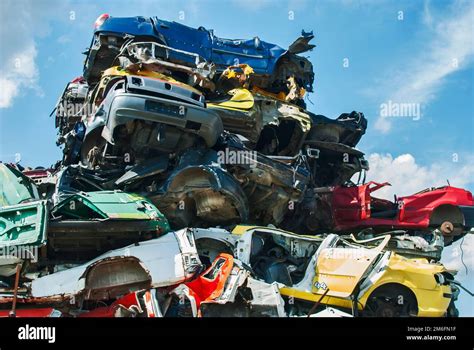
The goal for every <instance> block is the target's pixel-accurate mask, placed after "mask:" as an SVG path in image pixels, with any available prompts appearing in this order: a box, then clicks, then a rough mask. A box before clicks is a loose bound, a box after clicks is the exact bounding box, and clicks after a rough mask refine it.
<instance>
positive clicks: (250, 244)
mask: <svg viewBox="0 0 474 350" xmlns="http://www.w3.org/2000/svg"><path fill="white" fill-rule="evenodd" d="M218 233H220V234H216V235H215V239H216V240H220V241H221V243H222V244H226V245H227V246H228V247H229V249H231V250H233V252H234V254H235V256H236V258H238V259H239V260H241V261H242V263H244V264H246V265H248V266H249V267H250V268H251V269H252V271H253V273H254V274H255V275H256V277H258V278H260V279H262V280H264V281H265V282H267V283H272V282H277V283H278V285H279V287H280V293H281V294H282V295H283V296H285V297H286V298H287V306H288V308H289V310H288V312H289V314H307V313H308V312H309V310H313V311H314V310H315V309H316V308H317V306H318V305H330V306H333V307H339V308H343V309H351V310H352V313H353V314H355V315H357V314H358V315H365V316H388V317H392V316H425V317H441V316H457V310H456V308H455V306H454V300H456V298H457V295H458V293H459V289H458V287H457V286H456V285H454V284H453V283H452V281H453V280H454V277H453V274H452V273H451V272H449V271H448V270H446V268H445V267H444V266H443V265H442V264H440V263H432V262H429V261H428V260H427V259H425V258H407V257H404V256H402V255H399V254H397V253H395V252H393V251H390V250H386V249H385V247H386V245H387V243H388V241H389V239H390V235H385V236H383V237H382V238H381V239H380V241H381V242H380V244H378V245H377V246H376V247H374V248H368V247H367V246H364V245H363V244H361V243H360V242H357V241H355V240H351V239H350V238H347V237H341V236H338V235H335V234H329V235H327V236H325V237H323V236H301V235H297V234H294V233H291V232H287V231H283V230H279V229H276V228H271V227H254V226H237V227H236V228H235V229H234V230H233V231H232V237H233V240H231V239H229V238H228V237H226V236H225V235H223V234H222V231H219V232H218ZM197 236H198V238H203V239H209V236H207V237H204V236H203V235H202V234H201V235H199V234H198V235H197ZM229 236H230V235H229ZM197 242H198V248H199V246H202V242H205V241H202V242H201V243H200V242H199V241H197ZM208 242H209V241H208ZM216 247H219V246H218V245H216V244H214V248H216ZM219 249H222V247H221V248H219Z"/></svg>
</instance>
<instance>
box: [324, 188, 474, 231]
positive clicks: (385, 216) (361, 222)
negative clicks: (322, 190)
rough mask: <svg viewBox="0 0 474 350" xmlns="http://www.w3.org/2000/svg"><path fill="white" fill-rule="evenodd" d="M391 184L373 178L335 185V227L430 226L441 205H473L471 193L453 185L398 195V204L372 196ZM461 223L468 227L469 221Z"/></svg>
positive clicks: (337, 228) (414, 227)
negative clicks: (435, 212) (362, 182)
mask: <svg viewBox="0 0 474 350" xmlns="http://www.w3.org/2000/svg"><path fill="white" fill-rule="evenodd" d="M389 185H390V184H389V183H377V182H373V181H371V182H368V183H367V184H364V185H360V186H353V187H335V188H334V190H333V191H332V195H331V206H332V217H333V220H334V224H335V227H334V228H335V229H336V230H348V229H354V228H363V227H390V228H400V229H422V228H427V227H429V226H430V220H431V218H432V214H433V212H434V211H435V209H436V208H439V207H440V206H442V205H450V206H453V207H458V208H461V207H462V208H465V207H473V208H474V201H473V198H472V193H471V192H469V191H466V190H464V189H461V188H456V187H452V186H445V187H441V188H435V189H428V190H424V191H421V192H418V193H416V194H413V195H410V196H405V197H399V198H398V199H397V201H396V203H395V202H391V201H388V200H385V199H380V198H376V197H373V196H372V193H373V192H375V191H377V190H378V189H380V188H382V187H384V186H389ZM448 219H449V218H446V220H448ZM461 224H462V225H463V226H465V225H466V222H462V223H461Z"/></svg>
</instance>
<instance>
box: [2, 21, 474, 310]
mask: <svg viewBox="0 0 474 350" xmlns="http://www.w3.org/2000/svg"><path fill="white" fill-rule="evenodd" d="M312 39H313V34H312V33H308V32H304V31H303V32H302V35H301V36H300V37H299V38H297V39H296V40H295V41H294V42H293V43H292V44H291V45H290V46H289V47H288V49H283V48H281V47H279V46H277V45H275V44H271V43H268V42H265V41H262V40H260V39H259V38H258V37H255V38H253V39H250V40H233V39H223V38H219V37H217V36H215V35H214V32H213V31H212V30H207V29H205V28H203V27H200V28H198V29H194V28H190V27H187V26H184V25H182V24H180V23H176V22H169V21H165V20H162V19H159V18H157V17H131V18H115V17H111V16H108V15H106V14H105V15H101V16H100V17H99V18H98V19H97V21H96V22H95V30H94V35H93V38H92V42H91V44H90V48H89V49H88V50H87V52H86V56H87V57H86V61H85V64H84V71H83V76H82V77H77V78H75V79H73V80H71V81H70V82H69V83H67V85H66V88H65V89H64V92H63V93H62V94H61V96H60V98H59V100H58V102H57V105H56V106H55V108H54V110H53V113H52V115H54V116H55V126H56V128H57V130H58V139H57V144H58V146H60V147H61V148H62V150H63V158H62V159H61V160H60V161H59V162H58V163H57V164H56V166H55V167H53V168H51V169H24V168H22V167H21V166H20V165H19V164H0V177H1V179H0V181H1V182H0V183H1V188H0V205H1V209H0V248H1V249H2V253H3V254H2V259H1V262H0V309H1V310H0V316H8V315H13V316H18V317H21V316H50V317H52V316H66V317H180V316H194V317H205V316H210V317H213V316H214V317H215V316H231V317H232V316H239V317H240V316H276V317H282V316H295V317H297V316H308V317H309V316H312V317H314V316H321V317H324V316H327V315H331V316H334V315H337V316H340V317H351V316H456V315H457V310H456V307H455V300H456V299H457V296H458V294H459V292H460V288H461V289H462V288H464V287H462V286H460V284H459V283H458V282H457V281H456V279H455V274H456V271H450V270H448V269H446V268H445V267H444V266H443V265H442V264H441V263H440V262H439V260H440V258H441V252H442V250H443V248H444V247H445V246H447V245H450V244H451V243H452V242H454V241H456V240H458V239H459V238H461V237H463V236H464V235H465V234H467V233H472V232H473V229H472V228H473V227H474V201H473V198H472V194H471V193H470V192H468V191H465V190H463V189H459V188H455V187H451V186H446V187H443V188H437V189H428V190H425V191H422V192H420V193H417V194H414V195H411V196H405V197H399V198H395V200H394V201H393V202H391V201H387V200H384V199H379V198H376V197H372V195H371V194H372V192H374V191H376V190H378V189H380V188H382V187H383V186H387V185H388V184H387V183H375V182H368V183H366V182H365V176H366V171H368V170H369V165H368V162H367V161H366V160H365V158H364V153H363V152H361V151H360V150H358V149H356V148H355V147H356V146H357V144H358V142H359V141H360V139H361V138H362V136H363V135H364V134H365V131H366V128H367V119H366V118H365V116H364V114H363V113H361V112H356V111H352V112H349V113H342V114H341V115H340V116H339V117H337V118H336V119H330V118H327V117H325V116H323V115H318V114H314V113H312V112H310V111H308V110H307V109H306V103H305V96H306V94H307V93H310V92H312V91H313V83H314V72H313V66H312V64H311V62H310V61H309V60H308V59H307V58H305V57H303V56H301V54H302V53H304V52H307V51H309V50H312V49H313V48H314V47H315V45H313V44H310V41H311V40H312ZM357 178H358V180H357V181H356V183H354V182H353V181H354V179H357Z"/></svg>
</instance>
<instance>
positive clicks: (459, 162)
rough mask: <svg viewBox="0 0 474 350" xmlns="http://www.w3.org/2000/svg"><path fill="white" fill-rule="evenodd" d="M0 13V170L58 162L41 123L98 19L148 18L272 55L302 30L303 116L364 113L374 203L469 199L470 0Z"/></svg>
mask: <svg viewBox="0 0 474 350" xmlns="http://www.w3.org/2000/svg"><path fill="white" fill-rule="evenodd" d="M0 11H1V19H2V21H1V23H2V24H1V25H0V37H1V40H2V47H1V48H0V57H1V59H2V67H0V160H2V161H6V162H8V161H13V160H14V157H15V156H14V155H15V154H16V153H19V154H21V158H22V164H24V165H29V166H38V165H42V166H48V165H50V164H52V163H54V162H55V161H56V160H57V159H59V157H60V151H59V149H58V148H57V147H56V146H55V139H56V131H55V129H54V119H53V118H49V117H48V115H49V113H50V112H51V110H52V109H53V107H54V105H55V103H56V100H57V98H58V96H59V95H60V93H61V92H62V90H63V89H64V86H65V85H66V83H67V82H68V81H70V80H71V79H73V78H74V77H76V76H80V75H81V73H82V65H83V61H84V55H82V54H81V52H83V51H84V50H85V49H86V48H87V47H88V46H89V44H90V40H91V38H92V31H93V22H94V21H95V19H96V18H97V17H98V16H99V15H100V14H102V13H109V14H110V15H112V16H134V15H145V16H146V15H156V16H159V17H161V18H164V19H167V20H176V21H180V22H182V23H184V24H186V25H189V26H194V27H197V26H201V25H202V26H205V27H206V28H212V29H214V30H215V34H216V35H218V36H221V37H228V38H249V37H254V36H259V37H260V38H261V39H263V40H266V41H270V42H273V43H277V44H279V45H280V46H282V47H287V46H288V45H289V44H290V43H291V42H292V41H293V40H294V39H295V38H296V37H297V36H298V35H299V34H300V32H301V30H302V29H304V30H306V31H308V30H313V31H314V34H315V39H314V43H315V44H317V47H316V48H315V49H314V50H313V51H312V52H310V53H308V54H307V56H308V57H309V58H310V59H311V61H312V62H313V65H314V69H315V74H316V79H315V92H314V93H313V94H311V95H310V96H309V99H310V100H311V102H312V103H310V102H308V106H309V109H310V110H311V111H313V112H316V113H318V114H324V115H326V116H328V117H333V118H334V117H337V116H338V115H339V114H341V113H343V112H350V111H352V110H357V111H362V112H364V113H365V115H366V117H367V118H368V120H369V128H368V132H367V134H366V135H365V136H364V138H363V140H362V141H361V143H360V144H359V148H360V149H361V150H362V151H364V152H366V153H367V157H368V158H369V160H370V162H371V171H370V172H369V177H370V178H372V179H375V180H389V181H390V182H391V183H392V185H393V187H392V190H387V191H386V192H385V193H382V194H383V195H386V196H388V197H390V196H391V195H392V192H397V193H398V194H400V195H403V194H410V193H413V192H415V191H417V190H420V189H423V188H424V187H427V186H434V185H442V184H444V183H445V182H446V179H449V181H450V182H451V184H452V185H455V186H459V187H465V188H468V189H469V190H471V191H474V154H473V150H474V92H473V83H474V68H473V57H474V43H473V40H474V39H473V38H474V34H473V18H474V5H473V2H472V1H441V0H438V1H421V0H420V1H384V0H380V1H373V0H360V1H357V0H354V1H350V0H338V1H316V0H315V1H310V0H300V1H298V0H290V1H283V0H282V1H278V0H235V1H234V0H229V1H225V2H224V1H209V0H208V1H206V0H205V1H151V0H150V1H148V0H141V1H133V0H129V1H113V2H112V1H77V0H69V1H67V0H66V1H56V0H51V1H45V0H39V1H18V0H16V1H9V0H6V1H2V2H1V4H0ZM183 15H184V20H180V16H181V18H182V16H183ZM389 101H392V102H394V103H399V104H400V103H410V104H411V103H413V104H416V105H417V106H419V107H420V111H421V117H420V118H419V120H414V119H418V118H414V117H396V116H389V117H381V116H380V114H381V106H382V105H383V104H386V103H388V102H389ZM390 191H392V192H390ZM463 247H464V252H465V255H464V262H465V263H466V264H467V265H468V266H469V268H470V270H471V271H470V272H469V274H468V275H465V274H463V273H461V274H460V278H461V279H462V280H463V281H465V282H464V283H466V285H467V286H468V287H469V288H470V289H474V278H473V276H472V275H473V274H474V269H473V267H474V266H473V265H474V259H473V256H474V240H473V239H472V238H471V237H469V238H467V239H466V240H465V242H464V246H463ZM469 252H470V254H469ZM444 254H445V255H444V257H443V258H444V260H445V262H446V263H447V264H450V266H453V267H455V268H462V264H461V262H460V255H459V254H460V250H459V246H458V245H456V246H455V247H453V248H450V249H446V250H445V253H444ZM472 300H473V299H472V298H470V299H468V298H466V297H465V296H462V299H461V301H460V303H459V305H460V306H461V309H462V310H461V312H462V314H464V315H471V316H474V306H473V301H472Z"/></svg>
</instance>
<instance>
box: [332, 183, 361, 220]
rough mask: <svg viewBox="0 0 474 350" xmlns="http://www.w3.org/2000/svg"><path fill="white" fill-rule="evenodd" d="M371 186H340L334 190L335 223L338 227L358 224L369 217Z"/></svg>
mask: <svg viewBox="0 0 474 350" xmlns="http://www.w3.org/2000/svg"><path fill="white" fill-rule="evenodd" d="M369 184H370V183H367V184H365V185H361V186H352V187H342V186H338V187H336V188H334V191H333V195H332V208H333V216H334V221H335V223H336V225H337V226H339V225H345V224H357V223H359V222H360V221H362V220H365V219H367V218H368V217H369V208H370V204H369V203H370V194H369V189H368V188H369ZM367 197H369V198H367Z"/></svg>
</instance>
